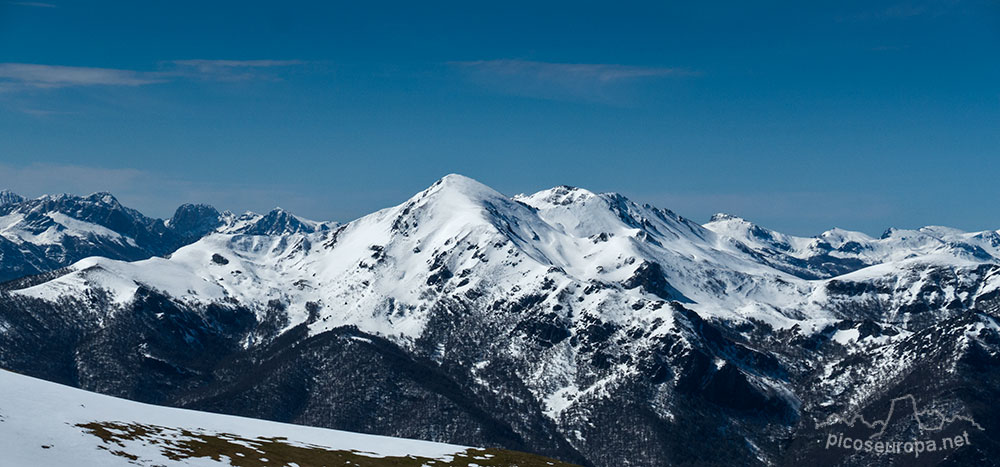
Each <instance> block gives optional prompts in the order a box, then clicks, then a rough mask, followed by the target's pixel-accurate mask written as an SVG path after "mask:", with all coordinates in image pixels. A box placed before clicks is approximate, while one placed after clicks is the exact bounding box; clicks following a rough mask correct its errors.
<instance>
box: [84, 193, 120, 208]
mask: <svg viewBox="0 0 1000 467" xmlns="http://www.w3.org/2000/svg"><path fill="white" fill-rule="evenodd" d="M85 199H86V200H88V201H93V202H95V203H100V204H104V205H107V206H121V203H119V202H118V198H115V195H112V194H111V193H108V192H106V191H98V192H97V193H91V194H90V195H88V196H87V197H86V198H85Z"/></svg>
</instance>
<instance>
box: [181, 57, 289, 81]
mask: <svg viewBox="0 0 1000 467" xmlns="http://www.w3.org/2000/svg"><path fill="white" fill-rule="evenodd" d="M304 63H305V62H303V61H301V60H205V59H195V60H173V61H170V62H165V65H167V66H168V67H169V68H172V70H171V72H173V73H175V74H178V75H182V76H185V77H189V78H195V79H202V80H213V81H243V80H249V79H260V78H265V79H273V78H274V75H273V73H271V72H269V71H267V70H268V69H272V68H281V67H290V66H295V65H302V64H304Z"/></svg>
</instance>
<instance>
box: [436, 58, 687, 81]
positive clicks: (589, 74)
mask: <svg viewBox="0 0 1000 467" xmlns="http://www.w3.org/2000/svg"><path fill="white" fill-rule="evenodd" d="M452 63H453V64H455V65H458V66H460V67H463V68H469V69H474V70H477V71H480V72H485V73H491V74H496V75H505V76H515V75H516V76H528V77H532V78H535V79H539V80H552V81H558V80H566V79H574V80H593V81H598V82H602V83H608V82H615V81H622V80H630V79H637V78H649V77H662V76H691V75H694V74H696V73H695V72H692V71H691V70H687V69H684V68H663V67H642V66H630V65H614V64H602V63H552V62H534V61H528V60H514V59H502V60H476V61H470V62H452Z"/></svg>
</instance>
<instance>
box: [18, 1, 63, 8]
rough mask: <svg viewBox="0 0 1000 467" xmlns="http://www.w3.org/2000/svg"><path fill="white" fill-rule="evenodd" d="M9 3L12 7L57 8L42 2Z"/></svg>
mask: <svg viewBox="0 0 1000 467" xmlns="http://www.w3.org/2000/svg"><path fill="white" fill-rule="evenodd" d="M7 3H8V4H10V5H17V6H30V7H35V8H56V6H55V5H53V4H51V3H42V2H7Z"/></svg>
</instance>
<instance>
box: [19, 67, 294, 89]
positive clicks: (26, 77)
mask: <svg viewBox="0 0 1000 467" xmlns="http://www.w3.org/2000/svg"><path fill="white" fill-rule="evenodd" d="M303 63H304V62H302V61H299V60H173V61H166V62H161V63H160V69H158V70H156V71H142V70H126V69H118V68H95V67H79V66H63V65H42V64H32V63H0V91H5V92H11V91H16V90H23V89H39V88H64V87H80V86H132V87H134V86H144V85H148V84H157V83H165V82H169V81H178V80H202V81H243V80H251V79H274V78H275V75H273V74H265V73H261V72H260V70H262V69H272V68H277V67H288V66H293V65H300V64H303Z"/></svg>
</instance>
